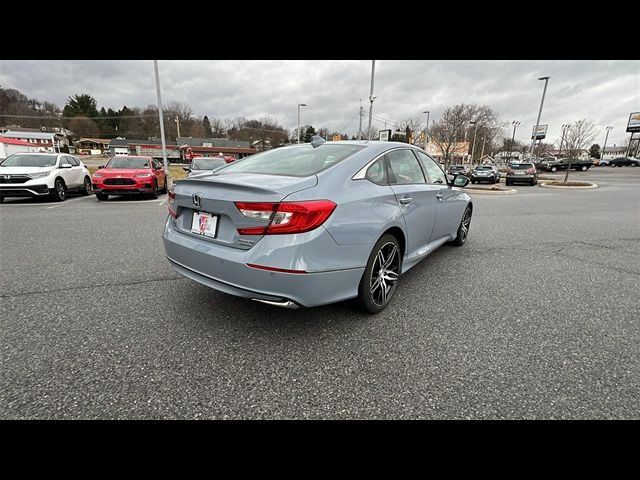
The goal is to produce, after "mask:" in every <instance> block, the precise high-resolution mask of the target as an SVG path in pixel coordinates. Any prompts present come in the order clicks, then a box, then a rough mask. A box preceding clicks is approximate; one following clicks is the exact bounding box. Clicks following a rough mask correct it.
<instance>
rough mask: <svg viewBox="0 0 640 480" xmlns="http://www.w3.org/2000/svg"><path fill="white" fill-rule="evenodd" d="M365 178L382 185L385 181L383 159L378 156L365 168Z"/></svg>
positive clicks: (385, 174)
mask: <svg viewBox="0 0 640 480" xmlns="http://www.w3.org/2000/svg"><path fill="white" fill-rule="evenodd" d="M365 178H366V179H367V180H370V181H372V182H373V183H377V184H378V185H383V184H386V183H387V173H386V169H385V168H384V159H383V158H379V159H378V160H376V161H375V162H373V164H372V165H371V166H370V167H369V168H367V174H366V175H365Z"/></svg>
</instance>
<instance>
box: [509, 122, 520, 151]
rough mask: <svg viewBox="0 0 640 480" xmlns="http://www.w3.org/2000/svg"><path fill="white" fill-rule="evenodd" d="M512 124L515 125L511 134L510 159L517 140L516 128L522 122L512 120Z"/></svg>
mask: <svg viewBox="0 0 640 480" xmlns="http://www.w3.org/2000/svg"><path fill="white" fill-rule="evenodd" d="M511 125H513V135H512V136H511V151H509V160H511V154H512V153H513V147H514V144H515V142H516V128H518V125H520V122H519V121H516V120H514V121H513V122H511Z"/></svg>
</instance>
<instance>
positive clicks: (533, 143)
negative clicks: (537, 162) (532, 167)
mask: <svg viewBox="0 0 640 480" xmlns="http://www.w3.org/2000/svg"><path fill="white" fill-rule="evenodd" d="M550 78H551V77H540V78H538V80H544V90H543V91H542V100H541V101H540V110H538V119H537V120H536V128H535V129H534V130H533V141H532V142H531V151H530V152H529V156H530V157H531V161H533V147H534V146H535V144H536V137H537V136H538V125H540V117H541V116H542V105H544V96H545V94H546V93H547V84H548V83H549V79H550Z"/></svg>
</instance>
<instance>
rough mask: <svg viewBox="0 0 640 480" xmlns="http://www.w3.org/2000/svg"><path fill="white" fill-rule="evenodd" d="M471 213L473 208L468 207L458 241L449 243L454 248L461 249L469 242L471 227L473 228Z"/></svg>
mask: <svg viewBox="0 0 640 480" xmlns="http://www.w3.org/2000/svg"><path fill="white" fill-rule="evenodd" d="M471 213H472V212H471V207H467V209H466V210H465V211H464V215H462V220H460V226H459V227H458V235H457V236H456V239H455V240H453V241H451V242H449V243H450V244H451V245H453V246H454V247H461V246H462V245H464V244H465V242H466V241H467V237H468V236H469V227H470V226H471Z"/></svg>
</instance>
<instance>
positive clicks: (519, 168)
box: [511, 163, 533, 170]
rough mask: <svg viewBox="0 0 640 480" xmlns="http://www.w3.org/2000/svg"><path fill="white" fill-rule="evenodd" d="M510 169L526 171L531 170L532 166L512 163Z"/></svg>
mask: <svg viewBox="0 0 640 480" xmlns="http://www.w3.org/2000/svg"><path fill="white" fill-rule="evenodd" d="M511 168H512V169H513V170H528V169H530V168H533V165H532V164H531V163H514V164H513V165H511Z"/></svg>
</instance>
